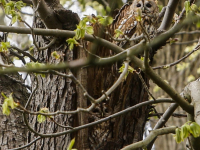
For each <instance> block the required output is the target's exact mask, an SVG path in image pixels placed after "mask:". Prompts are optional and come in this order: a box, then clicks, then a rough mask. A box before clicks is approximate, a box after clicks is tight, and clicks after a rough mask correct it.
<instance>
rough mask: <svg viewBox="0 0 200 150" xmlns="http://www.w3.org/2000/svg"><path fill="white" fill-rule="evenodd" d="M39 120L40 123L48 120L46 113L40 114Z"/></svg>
mask: <svg viewBox="0 0 200 150" xmlns="http://www.w3.org/2000/svg"><path fill="white" fill-rule="evenodd" d="M37 121H38V122H39V123H43V122H45V121H46V117H45V116H44V115H38V116H37Z"/></svg>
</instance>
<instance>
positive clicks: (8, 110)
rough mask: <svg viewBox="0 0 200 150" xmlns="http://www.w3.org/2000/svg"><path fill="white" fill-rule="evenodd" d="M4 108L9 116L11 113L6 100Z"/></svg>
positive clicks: (4, 111)
mask: <svg viewBox="0 0 200 150" xmlns="http://www.w3.org/2000/svg"><path fill="white" fill-rule="evenodd" d="M2 108H3V114H5V115H7V116H8V115H10V109H9V107H8V103H7V102H6V101H4V103H3V105H2Z"/></svg>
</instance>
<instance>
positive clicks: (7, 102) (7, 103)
mask: <svg viewBox="0 0 200 150" xmlns="http://www.w3.org/2000/svg"><path fill="white" fill-rule="evenodd" d="M1 95H2V96H3V97H4V102H3V106H2V108H3V114H5V115H7V116H8V115H10V108H11V109H14V108H16V107H17V106H18V105H19V104H18V103H16V102H14V100H13V97H12V93H11V94H10V95H9V97H7V96H6V95H5V94H4V93H3V92H1Z"/></svg>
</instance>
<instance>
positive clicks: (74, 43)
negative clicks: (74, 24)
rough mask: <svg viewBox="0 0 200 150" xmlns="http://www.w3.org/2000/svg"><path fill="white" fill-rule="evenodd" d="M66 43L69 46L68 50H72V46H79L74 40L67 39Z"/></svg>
mask: <svg viewBox="0 0 200 150" xmlns="http://www.w3.org/2000/svg"><path fill="white" fill-rule="evenodd" d="M67 43H68V45H69V49H70V50H73V49H74V45H79V43H78V42H77V41H76V40H75V38H69V39H67Z"/></svg>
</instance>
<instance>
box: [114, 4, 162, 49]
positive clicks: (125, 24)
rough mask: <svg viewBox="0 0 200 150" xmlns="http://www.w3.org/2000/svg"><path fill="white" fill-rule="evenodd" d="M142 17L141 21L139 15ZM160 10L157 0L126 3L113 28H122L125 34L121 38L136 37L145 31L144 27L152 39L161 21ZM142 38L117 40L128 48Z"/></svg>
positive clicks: (120, 44)
mask: <svg viewBox="0 0 200 150" xmlns="http://www.w3.org/2000/svg"><path fill="white" fill-rule="evenodd" d="M139 13H141V14H140V16H141V17H142V20H141V21H140V22H138V21H137V19H136V18H137V17H138V16H139ZM158 17H159V11H158V6H157V3H156V1H155V0H134V1H133V2H132V3H128V4H125V5H124V6H123V7H122V8H121V9H120V11H119V13H118V14H117V15H116V17H115V19H114V21H113V24H112V27H111V28H112V30H113V31H114V30H116V29H120V30H121V31H122V32H123V33H124V34H123V35H121V36H120V37H119V38H124V37H125V36H127V37H128V38H136V37H139V36H140V35H142V34H143V33H144V29H145V30H146V32H147V33H148V35H149V38H150V39H152V38H154V37H155V35H156V30H157V28H158V25H159V22H158ZM139 41H140V40H138V41H134V42H127V41H120V42H115V43H116V44H117V45H119V46H120V47H123V48H127V47H130V46H133V45H135V44H137V43H138V42H139Z"/></svg>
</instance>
